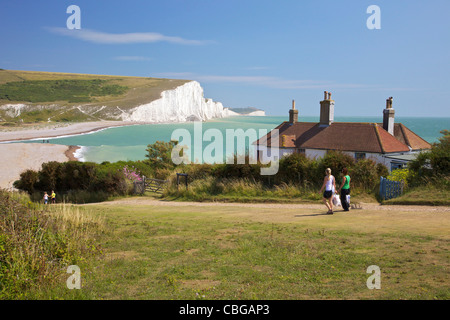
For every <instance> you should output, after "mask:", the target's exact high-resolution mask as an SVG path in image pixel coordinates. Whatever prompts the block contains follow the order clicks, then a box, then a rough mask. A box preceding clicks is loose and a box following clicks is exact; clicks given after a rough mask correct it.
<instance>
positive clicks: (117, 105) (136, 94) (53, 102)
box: [0, 70, 189, 125]
mask: <svg viewBox="0 0 450 320" xmlns="http://www.w3.org/2000/svg"><path fill="white" fill-rule="evenodd" d="M188 81H189V80H172V79H160V78H150V77H148V78H147V77H125V76H108V75H89V74H71V73H56V72H37V71H13V70H0V106H2V105H3V106H4V105H9V104H11V105H15V104H24V105H26V107H24V108H23V109H21V112H20V114H19V113H18V112H17V111H16V110H15V109H14V108H5V107H3V108H0V124H1V125H19V124H23V123H39V122H61V121H98V120H116V118H115V114H117V113H121V112H122V111H120V110H127V109H131V108H134V107H136V106H139V105H142V104H145V103H149V102H151V101H154V100H156V99H159V98H160V97H161V92H163V91H165V90H171V89H174V88H176V87H178V86H180V85H183V84H184V83H186V82H188Z"/></svg>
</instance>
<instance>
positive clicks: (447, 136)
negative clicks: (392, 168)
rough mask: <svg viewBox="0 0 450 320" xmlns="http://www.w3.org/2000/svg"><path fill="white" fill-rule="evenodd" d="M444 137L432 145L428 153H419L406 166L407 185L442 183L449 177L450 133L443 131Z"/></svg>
mask: <svg viewBox="0 0 450 320" xmlns="http://www.w3.org/2000/svg"><path fill="white" fill-rule="evenodd" d="M441 133H442V134H443V135H444V136H443V137H441V138H440V139H439V142H438V143H435V144H433V146H432V148H431V150H430V151H426V152H421V153H420V154H419V155H418V156H417V157H416V159H415V160H413V161H411V162H410V163H409V164H408V169H409V173H410V174H409V176H408V179H407V181H408V183H409V184H410V185H412V186H420V185H421V184H424V183H429V182H430V181H431V180H434V181H436V182H437V183H438V184H439V181H444V180H445V179H446V178H448V177H449V176H450V131H448V130H443V131H441Z"/></svg>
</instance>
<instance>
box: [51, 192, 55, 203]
mask: <svg viewBox="0 0 450 320" xmlns="http://www.w3.org/2000/svg"><path fill="white" fill-rule="evenodd" d="M52 203H56V193H55V191H53V190H52Z"/></svg>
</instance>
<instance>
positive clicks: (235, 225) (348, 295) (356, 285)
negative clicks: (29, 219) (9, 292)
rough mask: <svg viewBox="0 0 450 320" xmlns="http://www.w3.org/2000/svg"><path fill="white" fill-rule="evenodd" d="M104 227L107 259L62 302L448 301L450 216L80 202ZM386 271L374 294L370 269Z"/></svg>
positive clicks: (89, 268) (63, 293) (92, 264)
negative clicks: (239, 300) (81, 300)
mask: <svg viewBox="0 0 450 320" xmlns="http://www.w3.org/2000/svg"><path fill="white" fill-rule="evenodd" d="M80 208H83V210H88V212H89V213H90V214H92V215H93V216H97V215H100V216H103V217H104V219H105V223H106V225H107V229H108V230H107V231H106V235H105V236H104V237H103V240H102V241H101V242H102V243H101V246H102V248H103V252H104V255H102V256H99V257H97V258H96V259H95V260H90V261H89V263H88V264H85V265H84V266H83V269H82V270H81V273H82V289H81V290H68V289H67V288H66V287H65V283H61V285H60V286H56V287H54V288H53V289H52V290H48V291H40V292H39V293H36V297H37V298H63V299H73V298H77V299H78V298H79V299H296V300H297V299H449V298H450V281H449V276H448V274H449V273H448V271H449V266H450V263H449V262H450V259H449V258H450V256H449V240H450V237H449V233H448V230H449V227H450V219H449V216H448V214H449V212H448V211H447V210H441V211H439V210H438V211H432V210H426V209H425V210H423V211H420V210H419V211H418V210H415V211H408V209H405V208H402V207H395V208H394V209H395V210H394V209H392V210H388V209H386V207H384V210H380V208H378V209H374V208H369V209H364V210H353V211H351V212H350V213H343V212H337V213H336V214H335V215H333V216H329V215H325V214H324V212H325V210H324V209H323V208H322V207H321V206H317V205H303V206H300V205H297V207H296V206H295V205H280V204H271V205H269V204H265V205H257V204H255V205H251V204H247V205H244V204H228V205H227V204H220V205H218V204H198V203H197V204H185V203H167V202H163V203H160V202H157V201H155V200H151V199H150V200H149V199H142V198H141V199H136V198H127V199H122V200H118V201H115V202H109V203H108V202H106V203H103V204H96V205H86V206H80ZM371 265H377V266H379V267H380V270H381V289H380V290H369V289H368V288H367V285H366V282H367V279H368V278H369V276H371V274H368V273H366V270H367V268H368V267H369V266H371Z"/></svg>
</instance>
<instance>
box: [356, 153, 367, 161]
mask: <svg viewBox="0 0 450 320" xmlns="http://www.w3.org/2000/svg"><path fill="white" fill-rule="evenodd" d="M365 158H366V154H365V153H363V152H356V153H355V160H356V161H359V160H364V159H365Z"/></svg>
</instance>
